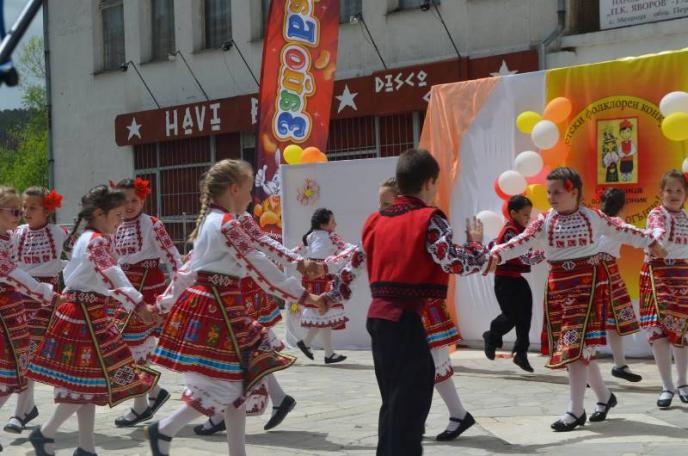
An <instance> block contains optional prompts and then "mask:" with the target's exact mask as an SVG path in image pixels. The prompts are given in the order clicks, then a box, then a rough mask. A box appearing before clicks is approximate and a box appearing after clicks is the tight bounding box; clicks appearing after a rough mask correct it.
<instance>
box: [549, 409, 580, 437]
mask: <svg viewBox="0 0 688 456" xmlns="http://www.w3.org/2000/svg"><path fill="white" fill-rule="evenodd" d="M566 414H567V415H571V416H572V417H574V418H575V419H576V420H575V421H574V422H572V423H565V422H563V421H561V420H557V421H555V422H554V423H552V425H551V426H550V427H551V428H552V429H553V430H554V432H569V431H573V430H574V429H576V428H577V427H578V426H585V420H586V419H587V417H586V415H585V410H583V414H582V415H581V416H580V417H577V416H576V415H574V414H573V413H571V412H566Z"/></svg>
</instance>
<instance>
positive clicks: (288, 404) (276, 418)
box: [263, 395, 296, 431]
mask: <svg viewBox="0 0 688 456" xmlns="http://www.w3.org/2000/svg"><path fill="white" fill-rule="evenodd" d="M294 407H296V400H295V399H294V398H293V397H291V396H289V395H287V396H285V397H284V399H283V400H282V403H281V404H280V405H279V406H277V407H273V409H275V410H277V411H276V412H275V414H274V415H272V416H271V417H270V420H269V421H268V422H267V423H266V424H265V426H263V429H265V430H266V431H269V430H270V429H273V428H275V427H277V426H279V425H280V423H281V422H282V421H284V419H285V418H286V417H287V415H288V414H289V412H291V411H292V410H294Z"/></svg>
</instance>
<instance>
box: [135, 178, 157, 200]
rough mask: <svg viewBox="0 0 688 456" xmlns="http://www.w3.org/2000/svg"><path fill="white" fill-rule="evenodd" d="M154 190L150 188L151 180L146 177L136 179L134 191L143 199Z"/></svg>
mask: <svg viewBox="0 0 688 456" xmlns="http://www.w3.org/2000/svg"><path fill="white" fill-rule="evenodd" d="M152 191H153V190H151V188H150V182H149V181H147V180H146V179H141V178H140V177H137V178H136V179H134V193H136V196H138V197H139V198H141V199H146V196H148V194H149V193H151V192H152Z"/></svg>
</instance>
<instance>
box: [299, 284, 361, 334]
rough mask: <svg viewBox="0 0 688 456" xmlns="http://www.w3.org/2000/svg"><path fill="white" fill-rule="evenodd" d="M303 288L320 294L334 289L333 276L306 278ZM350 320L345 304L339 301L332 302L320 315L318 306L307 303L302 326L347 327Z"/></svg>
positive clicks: (302, 317) (338, 328)
mask: <svg viewBox="0 0 688 456" xmlns="http://www.w3.org/2000/svg"><path fill="white" fill-rule="evenodd" d="M301 283H302V284H303V288H305V289H306V291H308V292H309V293H312V294H315V295H320V294H323V293H327V292H328V291H330V290H331V289H332V277H329V276H326V277H322V278H319V279H313V280H311V279H306V278H304V279H303V280H302V282H301ZM347 321H349V319H348V318H347V316H346V314H345V313H344V304H342V303H341V302H337V303H334V304H330V307H329V308H328V309H327V312H326V313H325V315H320V312H319V311H318V308H317V307H316V306H313V305H310V304H306V305H305V306H304V309H303V313H302V314H301V327H303V328H331V329H333V330H340V329H346V322H347Z"/></svg>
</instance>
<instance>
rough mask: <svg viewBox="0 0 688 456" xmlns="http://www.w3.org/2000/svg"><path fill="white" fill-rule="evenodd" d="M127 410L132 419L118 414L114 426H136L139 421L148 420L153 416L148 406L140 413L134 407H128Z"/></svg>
mask: <svg viewBox="0 0 688 456" xmlns="http://www.w3.org/2000/svg"><path fill="white" fill-rule="evenodd" d="M129 411H130V412H131V413H132V415H134V417H135V418H134V419H133V420H130V419H128V418H127V417H126V416H120V417H119V418H117V419H116V420H115V426H117V427H132V426H136V425H137V424H139V423H143V422H144V421H148V420H150V419H151V418H153V413H152V412H151V408H150V407H146V410H144V411H143V412H141V413H136V410H134V409H129Z"/></svg>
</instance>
